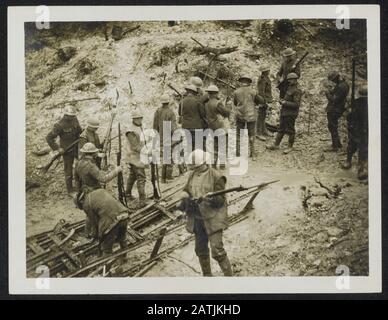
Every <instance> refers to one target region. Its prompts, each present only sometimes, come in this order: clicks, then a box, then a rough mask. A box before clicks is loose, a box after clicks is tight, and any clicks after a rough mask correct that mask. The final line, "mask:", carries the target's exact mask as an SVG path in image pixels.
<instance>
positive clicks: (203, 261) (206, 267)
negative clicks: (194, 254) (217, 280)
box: [198, 256, 213, 277]
mask: <svg viewBox="0 0 388 320" xmlns="http://www.w3.org/2000/svg"><path fill="white" fill-rule="evenodd" d="M198 259H199V264H200V265H201V270H202V275H203V276H204V277H212V276H213V275H212V270H211V267H210V257H209V256H201V257H198Z"/></svg>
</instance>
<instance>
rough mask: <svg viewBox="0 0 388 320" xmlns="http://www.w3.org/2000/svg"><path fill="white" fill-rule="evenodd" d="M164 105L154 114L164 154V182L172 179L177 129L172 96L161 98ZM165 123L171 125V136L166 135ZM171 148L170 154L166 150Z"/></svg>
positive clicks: (155, 128)
mask: <svg viewBox="0 0 388 320" xmlns="http://www.w3.org/2000/svg"><path fill="white" fill-rule="evenodd" d="M160 100H161V103H162V106H161V107H160V108H159V109H158V110H156V112H155V115H154V124H153V128H154V130H156V131H157V132H158V133H159V137H160V148H161V154H162V159H163V160H162V161H163V165H162V183H166V182H167V180H171V179H172V173H173V165H172V144H171V142H172V140H171V139H172V135H173V133H174V131H175V130H176V129H177V122H176V116H175V113H174V111H173V110H171V108H170V97H169V96H168V95H166V94H164V95H163V96H162V97H161V98H160ZM164 125H169V126H170V129H171V131H170V133H171V135H170V137H166V136H165V134H166V133H167V132H164V130H163V128H164ZM167 150H169V153H170V154H169V155H167V154H166V151H167Z"/></svg>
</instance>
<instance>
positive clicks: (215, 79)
mask: <svg viewBox="0 0 388 320" xmlns="http://www.w3.org/2000/svg"><path fill="white" fill-rule="evenodd" d="M199 73H200V74H202V75H203V76H205V77H208V78H209V79H212V80H214V81H218V82H221V83H222V84H224V85H226V86H228V87H230V88H232V89H233V90H236V87H235V86H234V85H232V84H230V83H228V82H226V81H224V80H222V79H219V78H216V77H212V76H211V75H209V74H207V73H205V72H202V71H199Z"/></svg>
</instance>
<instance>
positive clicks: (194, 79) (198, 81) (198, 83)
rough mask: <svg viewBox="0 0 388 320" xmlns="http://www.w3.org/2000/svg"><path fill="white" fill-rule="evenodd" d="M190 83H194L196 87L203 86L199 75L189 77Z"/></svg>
mask: <svg viewBox="0 0 388 320" xmlns="http://www.w3.org/2000/svg"><path fill="white" fill-rule="evenodd" d="M190 83H191V84H193V85H195V86H196V87H197V88H201V87H202V86H203V81H202V79H201V78H200V77H191V78H190Z"/></svg>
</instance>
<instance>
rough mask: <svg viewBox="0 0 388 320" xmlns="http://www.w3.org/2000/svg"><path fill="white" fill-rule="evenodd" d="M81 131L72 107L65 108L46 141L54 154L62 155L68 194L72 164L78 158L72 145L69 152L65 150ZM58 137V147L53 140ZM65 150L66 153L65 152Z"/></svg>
mask: <svg viewBox="0 0 388 320" xmlns="http://www.w3.org/2000/svg"><path fill="white" fill-rule="evenodd" d="M81 132H82V129H81V127H80V125H79V122H78V119H77V116H76V110H75V108H74V106H71V105H68V106H66V107H65V110H64V116H63V117H62V119H61V120H59V121H58V122H57V123H56V124H55V125H54V127H53V129H52V130H51V131H50V132H49V134H48V135H47V137H46V141H47V143H48V145H49V146H50V148H51V149H52V150H54V152H55V153H56V154H58V153H59V154H62V156H63V165H64V172H65V181H66V189H67V192H68V194H71V193H72V191H73V164H74V159H77V158H78V147H77V145H74V146H73V147H72V148H70V150H67V148H68V147H69V146H70V145H71V144H72V143H74V142H75V141H76V140H78V139H79V137H80V133H81ZM58 136H59V146H58V144H57V143H56V142H55V139H56V138H57V137H58ZM65 150H66V152H65Z"/></svg>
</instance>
